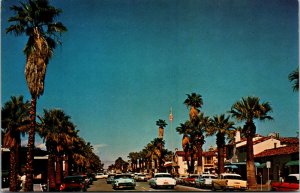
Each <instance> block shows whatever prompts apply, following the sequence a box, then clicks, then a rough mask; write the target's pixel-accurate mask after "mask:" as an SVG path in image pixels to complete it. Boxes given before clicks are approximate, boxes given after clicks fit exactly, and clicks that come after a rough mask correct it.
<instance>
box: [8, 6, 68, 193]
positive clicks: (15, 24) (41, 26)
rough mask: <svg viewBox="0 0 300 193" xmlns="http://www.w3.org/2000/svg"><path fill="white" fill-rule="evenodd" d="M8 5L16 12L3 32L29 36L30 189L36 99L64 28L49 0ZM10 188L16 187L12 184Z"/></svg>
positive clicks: (27, 185) (30, 183) (28, 187)
mask: <svg viewBox="0 0 300 193" xmlns="http://www.w3.org/2000/svg"><path fill="white" fill-rule="evenodd" d="M10 9H11V10H12V11H13V12H14V13H15V15H14V16H12V17H10V18H9V19H8V21H9V22H11V23H12V24H11V25H10V26H9V27H8V28H7V29H6V33H14V35H16V36H22V35H25V36H27V37H28V41H27V43H26V45H25V48H24V54H25V56H26V65H25V78H26V82H27V86H28V89H29V92H30V94H31V104H30V110H29V115H30V118H29V121H30V126H29V130H28V145H27V163H26V183H25V191H33V156H34V155H33V150H34V143H35V131H36V104H37V99H38V98H39V97H40V96H41V95H43V93H44V80H45V76H46V69H47V65H48V63H49V60H50V59H51V57H52V56H53V52H54V49H55V48H56V46H57V44H61V42H60V35H61V33H63V32H66V31H67V28H66V27H65V26H64V25H63V24H62V23H61V22H58V21H56V19H57V18H58V16H59V15H60V14H61V13H62V10H61V9H57V8H55V7H53V6H51V5H50V4H49V2H48V0H28V2H27V3H23V2H20V3H19V5H18V6H17V5H14V6H12V7H10ZM11 188H13V187H11ZM12 191H15V189H14V188H13V190H12Z"/></svg>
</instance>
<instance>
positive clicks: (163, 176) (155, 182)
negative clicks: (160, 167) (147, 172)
mask: <svg viewBox="0 0 300 193" xmlns="http://www.w3.org/2000/svg"><path fill="white" fill-rule="evenodd" d="M149 185H150V187H151V188H159V187H164V188H171V189H173V188H174V187H175V186H176V180H175V179H174V178H172V175H171V174H169V173H156V174H154V177H153V178H151V179H150V180H149Z"/></svg>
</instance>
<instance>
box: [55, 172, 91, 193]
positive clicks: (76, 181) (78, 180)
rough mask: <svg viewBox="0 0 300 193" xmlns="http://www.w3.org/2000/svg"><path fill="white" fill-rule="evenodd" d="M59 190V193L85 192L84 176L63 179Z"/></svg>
mask: <svg viewBox="0 0 300 193" xmlns="http://www.w3.org/2000/svg"><path fill="white" fill-rule="evenodd" d="M59 190H60V191H61V192H73V191H80V192H82V191H86V190H87V183H86V177H85V176H84V175H78V176H67V177H65V178H64V180H63V183H62V184H61V185H60V188H59Z"/></svg>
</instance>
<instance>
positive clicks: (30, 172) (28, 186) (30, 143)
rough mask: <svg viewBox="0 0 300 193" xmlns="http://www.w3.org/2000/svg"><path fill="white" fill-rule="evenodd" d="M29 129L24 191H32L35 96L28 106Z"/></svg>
mask: <svg viewBox="0 0 300 193" xmlns="http://www.w3.org/2000/svg"><path fill="white" fill-rule="evenodd" d="M29 113H30V121H31V123H30V129H29V131H28V144H27V163H26V182H25V192H31V191H33V159H34V157H33V156H34V155H33V154H34V152H33V151H34V140H35V126H36V120H35V117H36V97H35V96H32V97H31V106H30V111H29Z"/></svg>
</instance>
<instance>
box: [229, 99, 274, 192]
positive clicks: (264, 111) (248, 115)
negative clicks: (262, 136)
mask: <svg viewBox="0 0 300 193" xmlns="http://www.w3.org/2000/svg"><path fill="white" fill-rule="evenodd" d="M271 111H272V108H271V106H270V104H269V103H268V102H265V103H262V104H260V99H259V98H258V97H246V98H242V100H241V101H238V102H236V103H235V104H233V105H232V107H231V110H230V111H229V112H230V113H231V114H232V116H233V117H234V118H235V119H236V120H237V121H246V123H245V125H244V127H243V129H242V132H243V133H244V134H245V135H246V137H247V181H248V184H249V187H255V186H256V178H255V166H254V154H253V138H254V137H255V134H256V126H255V124H254V120H255V119H258V120H266V119H269V120H270V119H273V118H272V117H271V116H269V115H268V113H269V112H271Z"/></svg>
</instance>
